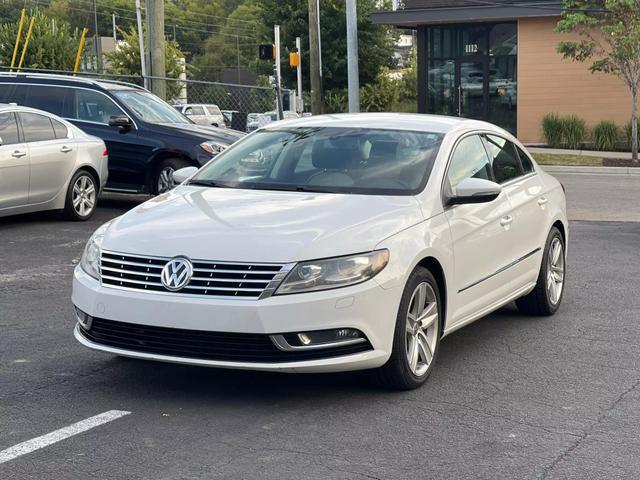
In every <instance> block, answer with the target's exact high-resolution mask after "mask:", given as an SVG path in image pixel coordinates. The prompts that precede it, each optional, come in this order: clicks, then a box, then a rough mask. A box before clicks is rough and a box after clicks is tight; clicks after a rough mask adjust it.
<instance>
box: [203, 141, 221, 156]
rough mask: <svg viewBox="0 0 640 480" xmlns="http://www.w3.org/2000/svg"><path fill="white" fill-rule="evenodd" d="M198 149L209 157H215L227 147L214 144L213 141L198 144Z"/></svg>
mask: <svg viewBox="0 0 640 480" xmlns="http://www.w3.org/2000/svg"><path fill="white" fill-rule="evenodd" d="M200 148H202V149H203V150H204V151H205V152H207V153H209V154H211V155H217V154H219V153H222V152H223V151H224V150H225V149H226V148H227V146H226V145H225V144H224V143H218V142H214V141H213V140H209V141H207V142H202V143H201V144H200Z"/></svg>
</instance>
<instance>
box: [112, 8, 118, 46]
mask: <svg viewBox="0 0 640 480" xmlns="http://www.w3.org/2000/svg"><path fill="white" fill-rule="evenodd" d="M111 23H112V24H113V42H114V43H117V42H118V37H117V36H116V14H115V13H112V14H111Z"/></svg>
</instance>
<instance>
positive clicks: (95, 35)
mask: <svg viewBox="0 0 640 480" xmlns="http://www.w3.org/2000/svg"><path fill="white" fill-rule="evenodd" d="M93 28H95V31H94V33H93V39H94V44H95V48H96V67H97V68H98V72H100V73H102V45H100V36H99V35H98V7H97V6H96V0H93Z"/></svg>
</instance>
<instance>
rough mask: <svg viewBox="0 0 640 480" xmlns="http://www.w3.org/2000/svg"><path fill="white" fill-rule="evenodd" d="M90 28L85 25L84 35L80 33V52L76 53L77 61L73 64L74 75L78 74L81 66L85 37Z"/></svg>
mask: <svg viewBox="0 0 640 480" xmlns="http://www.w3.org/2000/svg"><path fill="white" fill-rule="evenodd" d="M88 31H89V29H88V28H87V27H84V28H83V29H82V35H80V44H79V45H78V52H77V53H76V62H75V63H74V65H73V76H74V77H75V76H76V73H78V69H79V68H80V57H82V50H83V49H84V39H85V37H86V36H87V32H88Z"/></svg>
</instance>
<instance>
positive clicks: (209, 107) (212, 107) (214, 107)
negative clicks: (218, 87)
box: [207, 105, 222, 115]
mask: <svg viewBox="0 0 640 480" xmlns="http://www.w3.org/2000/svg"><path fill="white" fill-rule="evenodd" d="M207 110H208V111H209V114H210V115H222V112H221V111H220V109H219V108H218V106H217V105H207Z"/></svg>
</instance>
